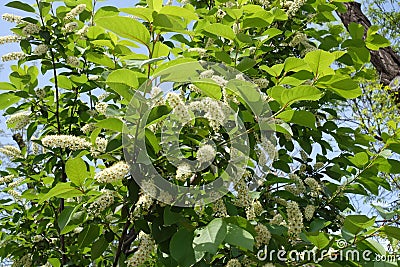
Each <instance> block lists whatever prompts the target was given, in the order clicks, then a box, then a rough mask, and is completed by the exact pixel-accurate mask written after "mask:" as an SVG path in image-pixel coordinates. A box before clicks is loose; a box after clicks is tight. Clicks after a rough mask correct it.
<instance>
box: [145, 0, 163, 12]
mask: <svg viewBox="0 0 400 267" xmlns="http://www.w3.org/2000/svg"><path fill="white" fill-rule="evenodd" d="M146 3H147V5H148V6H149V8H151V9H154V10H155V11H157V12H158V11H160V9H161V7H162V4H163V1H162V0H146Z"/></svg>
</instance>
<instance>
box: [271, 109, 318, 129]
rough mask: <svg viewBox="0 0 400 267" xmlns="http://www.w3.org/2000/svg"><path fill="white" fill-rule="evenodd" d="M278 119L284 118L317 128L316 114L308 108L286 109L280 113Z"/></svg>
mask: <svg viewBox="0 0 400 267" xmlns="http://www.w3.org/2000/svg"><path fill="white" fill-rule="evenodd" d="M277 118H278V119H282V120H284V121H285V122H291V123H295V124H298V125H301V126H306V127H310V128H312V129H316V128H315V121H316V120H315V116H314V114H313V113H311V112H309V111H306V110H285V111H283V112H282V113H280V114H278V116H277Z"/></svg>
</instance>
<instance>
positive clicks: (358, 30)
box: [349, 22, 364, 40]
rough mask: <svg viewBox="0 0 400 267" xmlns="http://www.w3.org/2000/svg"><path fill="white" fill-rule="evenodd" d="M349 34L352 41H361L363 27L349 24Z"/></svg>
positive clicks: (353, 23)
mask: <svg viewBox="0 0 400 267" xmlns="http://www.w3.org/2000/svg"><path fill="white" fill-rule="evenodd" d="M349 33H350V35H351V38H353V39H360V40H361V39H363V38H364V27H363V26H362V25H361V24H358V23H355V22H351V23H350V24H349Z"/></svg>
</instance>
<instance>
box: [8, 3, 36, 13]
mask: <svg viewBox="0 0 400 267" xmlns="http://www.w3.org/2000/svg"><path fill="white" fill-rule="evenodd" d="M5 6H7V7H12V8H16V9H19V10H23V11H26V12H32V13H35V9H34V8H33V7H32V5H29V4H26V3H22V2H20V1H12V2H9V3H7V4H5Z"/></svg>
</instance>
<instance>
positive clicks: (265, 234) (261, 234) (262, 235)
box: [254, 223, 271, 248]
mask: <svg viewBox="0 0 400 267" xmlns="http://www.w3.org/2000/svg"><path fill="white" fill-rule="evenodd" d="M254 230H255V231H256V233H257V236H256V238H255V239H256V247H257V248H259V247H260V246H262V245H268V243H269V240H270V239H271V233H270V231H269V230H268V228H267V227H266V226H265V225H263V224H261V223H259V224H257V225H256V227H254Z"/></svg>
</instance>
